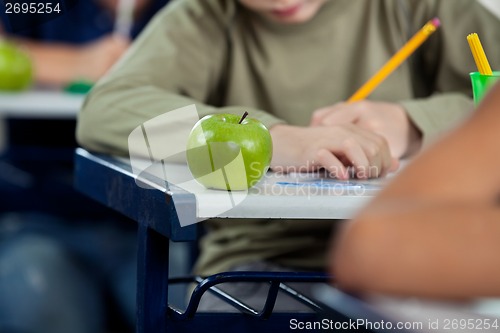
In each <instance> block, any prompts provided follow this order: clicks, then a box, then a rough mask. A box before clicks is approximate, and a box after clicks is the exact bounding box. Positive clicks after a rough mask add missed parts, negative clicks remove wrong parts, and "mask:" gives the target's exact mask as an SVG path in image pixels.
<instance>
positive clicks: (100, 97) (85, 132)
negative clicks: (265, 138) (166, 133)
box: [77, 0, 500, 274]
mask: <svg viewBox="0 0 500 333" xmlns="http://www.w3.org/2000/svg"><path fill="white" fill-rule="evenodd" d="M433 17H439V19H440V20H441V23H442V26H441V28H439V30H438V31H437V32H435V33H434V34H433V35H432V36H431V37H430V38H429V39H428V40H427V41H426V42H425V43H424V44H423V45H422V46H421V47H420V48H419V49H418V50H417V51H416V53H415V54H413V55H412V56H411V57H410V58H409V59H408V60H407V61H405V62H404V63H403V64H402V65H401V66H400V67H399V68H398V69H397V70H396V71H395V72H394V73H393V74H392V75H391V76H389V77H388V78H387V79H386V80H385V81H384V82H383V83H382V84H381V85H380V86H379V87H378V88H377V89H376V90H375V91H374V92H373V93H372V94H371V95H370V96H369V99H370V100H380V101H392V102H397V103H400V104H401V105H403V106H404V108H405V109H406V111H407V112H408V115H409V116H410V118H411V119H412V121H413V122H414V124H415V125H416V126H417V127H418V128H419V129H420V130H421V132H422V134H423V139H424V141H430V140H432V139H434V138H435V137H436V135H437V134H438V133H442V132H443V131H445V130H446V129H448V128H451V127H452V126H454V125H455V124H456V123H457V122H459V121H460V120H461V119H463V118H464V117H465V116H466V115H467V114H468V113H469V112H470V111H471V110H472V105H473V104H472V101H471V97H470V96H471V84H470V79H469V72H471V71H475V70H476V68H475V64H474V61H473V58H472V55H471V52H470V50H469V46H468V44H467V41H466V36H467V35H468V34H469V33H471V32H477V33H478V34H479V36H480V38H481V41H482V43H483V46H484V47H485V50H486V52H487V55H488V58H489V60H490V63H491V65H492V67H493V68H494V69H500V47H498V43H499V41H500V21H499V20H498V18H496V17H495V16H494V15H492V14H491V13H490V12H488V11H487V10H486V9H485V8H484V7H482V5H480V4H479V2H478V1H476V0H453V1H451V0H407V1H405V0H330V1H327V2H326V4H325V5H324V6H323V7H322V9H321V10H320V11H319V12H318V14H317V15H316V16H315V17H314V18H313V19H312V20H310V21H309V22H307V23H304V24H298V25H280V24H277V23H273V22H271V21H269V20H267V19H265V18H264V17H262V16H260V15H258V14H257V13H255V12H252V11H249V10H247V9H245V8H244V7H243V6H241V5H240V4H239V3H238V2H237V1H236V0H176V1H173V2H172V3H171V4H170V5H168V6H167V7H166V8H165V9H164V10H163V11H162V12H160V13H159V14H158V15H157V16H156V17H155V18H154V20H153V21H152V22H151V24H150V25H149V26H148V27H147V28H146V29H145V31H144V32H143V33H142V35H141V36H139V38H138V39H137V40H136V42H135V43H134V44H133V46H132V47H131V48H130V50H129V51H128V52H127V53H126V55H125V56H124V57H123V58H122V59H121V60H120V61H119V63H118V64H116V65H115V66H114V68H113V69H112V70H111V71H110V72H109V73H108V74H107V75H106V76H105V77H104V78H103V79H101V80H100V82H99V83H98V84H97V85H96V87H95V88H94V89H93V90H92V92H91V93H90V95H89V96H88V98H87V100H86V102H85V104H84V107H83V110H82V112H81V114H80V115H79V119H78V129H77V139H78V141H79V143H80V144H81V145H82V146H84V147H86V148H88V149H90V150H93V151H98V152H105V153H110V154H119V155H126V154H127V153H128V147H127V138H128V135H129V134H130V133H131V132H132V130H133V129H135V128H136V127H137V126H139V125H141V124H142V123H144V122H145V121H147V120H150V119H152V118H154V117H156V116H159V115H161V114H164V113H165V112H168V111H171V110H174V109H177V108H179V107H182V106H186V105H190V104H193V103H195V104H196V107H197V109H198V112H199V114H200V115H201V116H203V115H206V114H211V113H222V112H224V113H226V112H228V113H237V114H243V112H244V111H248V112H249V113H250V114H251V116H252V117H254V118H258V119H260V120H261V121H262V122H264V124H265V125H266V126H268V127H272V126H273V125H275V124H277V123H280V122H286V123H289V124H294V125H304V126H306V125H307V124H308V123H309V121H310V118H311V114H312V112H313V111H315V110H316V109H318V108H321V107H324V106H327V105H331V104H334V103H337V102H340V101H344V100H346V99H347V98H349V97H350V96H351V95H352V94H353V93H354V92H355V91H356V90H357V89H358V88H359V87H360V86H361V85H362V84H363V83H364V82H365V81H366V80H367V79H368V78H370V77H371V76H372V75H373V74H374V73H375V72H376V71H377V70H378V69H379V68H380V67H381V66H382V65H383V64H384V63H385V62H386V61H387V60H388V59H389V58H390V57H391V56H392V55H393V54H394V53H395V52H396V51H397V50H398V49H399V48H400V47H401V46H402V45H403V44H404V43H405V42H406V41H407V40H408V39H409V38H410V37H411V36H412V35H413V34H414V33H415V32H417V31H418V30H419V29H420V28H421V27H422V26H423V25H424V24H425V23H426V22H427V21H428V20H430V19H432V18H433ZM171 144H175V142H171ZM334 223H335V222H332V221H285V220H282V221H267V220H258V221H255V220H214V221H212V222H210V223H209V224H210V226H211V231H210V232H209V233H208V234H207V236H206V237H204V239H203V241H202V243H201V244H202V253H201V256H200V259H199V261H198V266H197V269H198V271H199V272H201V273H204V274H208V273H215V272H217V271H220V270H224V269H228V268H229V267H230V266H231V265H234V264H236V263H241V262H244V261H253V260H271V261H273V262H276V263H278V264H281V265H286V266H291V267H293V268H297V269H299V268H303V269H319V268H322V267H323V264H324V260H325V257H324V256H325V253H326V243H327V240H328V238H329V236H330V232H329V229H330V228H331V226H332V225H334Z"/></svg>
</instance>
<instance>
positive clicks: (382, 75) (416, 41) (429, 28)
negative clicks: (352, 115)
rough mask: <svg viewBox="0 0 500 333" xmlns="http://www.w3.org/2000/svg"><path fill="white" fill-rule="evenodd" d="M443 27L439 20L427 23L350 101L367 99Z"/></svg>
mask: <svg viewBox="0 0 500 333" xmlns="http://www.w3.org/2000/svg"><path fill="white" fill-rule="evenodd" d="M440 25H441V22H440V21H439V19H438V18H437V17H436V18H433V19H432V20H430V21H429V22H427V23H426V24H425V25H424V26H423V27H422V29H420V30H419V31H418V32H417V33H416V34H415V35H414V36H413V37H412V38H411V39H410V40H409V41H408V42H407V43H406V44H405V45H404V46H403V47H402V48H401V49H400V50H399V51H398V52H396V54H394V55H393V56H392V58H391V59H390V60H389V61H388V62H387V63H386V64H385V65H384V66H383V67H382V68H381V69H380V70H379V71H378V72H377V73H376V74H375V75H374V76H373V77H372V78H371V79H370V80H368V81H367V82H366V83H365V84H364V85H363V86H361V88H359V89H358V91H356V92H355V93H354V95H352V96H351V98H349V99H348V102H356V101H360V100H363V99H365V98H366V97H368V95H370V94H371V92H372V91H373V90H375V88H377V86H378V85H379V84H380V83H382V81H384V80H385V79H386V78H387V77H388V76H389V75H390V74H391V73H392V72H393V71H394V70H395V69H396V68H398V66H399V65H401V63H403V61H405V60H406V59H407V58H408V57H409V56H410V55H411V54H412V53H413V52H415V50H416V49H417V48H418V47H419V46H420V45H422V43H423V42H425V40H426V39H427V38H428V37H429V36H430V35H431V34H432V33H433V32H434V31H436V30H437V28H438V27H439V26H440Z"/></svg>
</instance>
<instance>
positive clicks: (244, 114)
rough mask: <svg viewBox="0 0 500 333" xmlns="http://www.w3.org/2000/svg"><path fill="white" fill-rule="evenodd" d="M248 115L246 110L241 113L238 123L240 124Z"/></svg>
mask: <svg viewBox="0 0 500 333" xmlns="http://www.w3.org/2000/svg"><path fill="white" fill-rule="evenodd" d="M247 116H248V112H246V111H245V113H243V116H242V117H241V119H240V121H239V123H238V124H241V123H242V122H243V120H245V118H246V117H247Z"/></svg>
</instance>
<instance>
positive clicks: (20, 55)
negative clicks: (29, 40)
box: [0, 40, 33, 91]
mask: <svg viewBox="0 0 500 333" xmlns="http://www.w3.org/2000/svg"><path fill="white" fill-rule="evenodd" d="M32 79H33V66H32V63H31V59H30V58H29V56H28V55H27V54H26V53H25V52H23V51H22V50H20V49H19V48H18V47H17V46H15V45H14V44H12V43H9V42H7V41H4V40H1V41H0V90H4V91H20V90H24V89H26V88H28V87H29V86H30V84H31V82H32Z"/></svg>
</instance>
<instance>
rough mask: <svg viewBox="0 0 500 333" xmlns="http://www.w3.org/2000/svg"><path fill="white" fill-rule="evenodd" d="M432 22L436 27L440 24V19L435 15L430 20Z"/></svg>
mask: <svg viewBox="0 0 500 333" xmlns="http://www.w3.org/2000/svg"><path fill="white" fill-rule="evenodd" d="M431 22H432V25H433V26H435V27H436V28H437V27H439V26H441V21H440V20H439V18H437V17H435V18H433V19H432V20H431Z"/></svg>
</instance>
